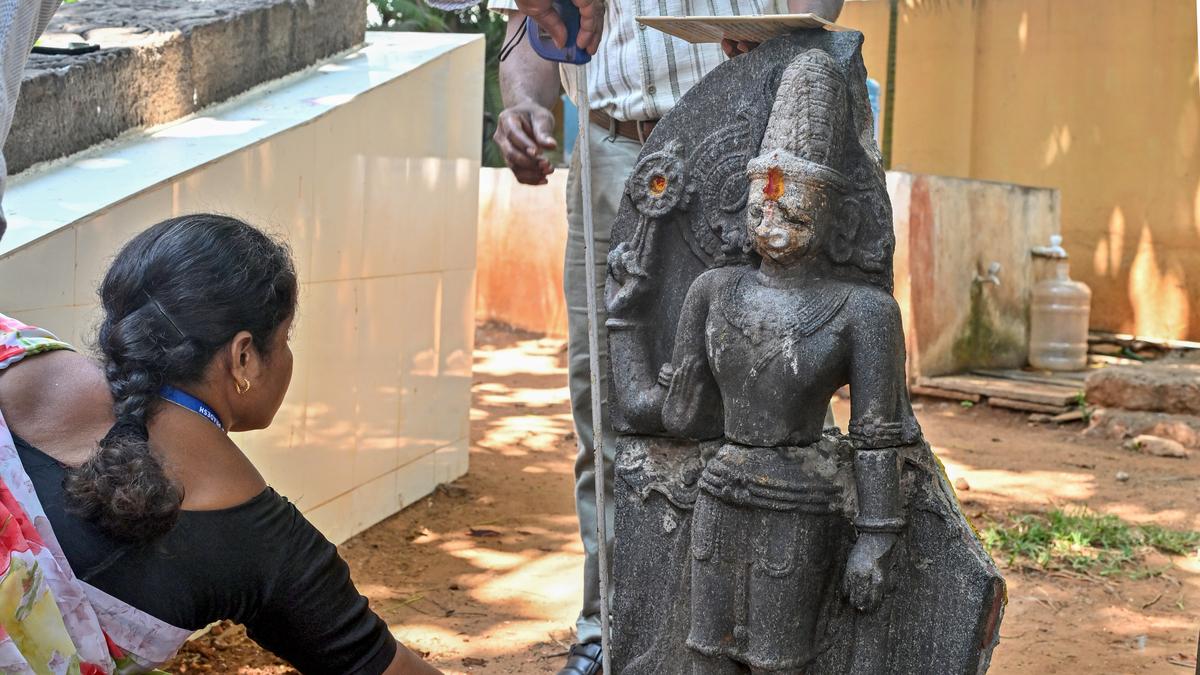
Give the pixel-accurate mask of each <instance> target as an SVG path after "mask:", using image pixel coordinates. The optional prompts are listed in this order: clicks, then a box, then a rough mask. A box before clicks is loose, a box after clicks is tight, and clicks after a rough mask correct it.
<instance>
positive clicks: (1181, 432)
mask: <svg viewBox="0 0 1200 675" xmlns="http://www.w3.org/2000/svg"><path fill="white" fill-rule="evenodd" d="M1087 433H1088V435H1089V436H1097V437H1100V438H1111V439H1113V440H1115V441H1124V440H1127V439H1130V438H1135V437H1137V436H1141V435H1143V434H1149V435H1151V436H1158V437H1159V438H1168V439H1171V440H1173V441H1176V442H1178V443H1179V444H1181V445H1183V446H1184V447H1185V448H1193V449H1196V450H1200V416H1197V415H1171V414H1168V413H1160V412H1145V411H1138V410H1120V409H1116V408H1101V409H1099V410H1096V411H1094V412H1092V418H1091V424H1090V425H1089V426H1088V430H1087Z"/></svg>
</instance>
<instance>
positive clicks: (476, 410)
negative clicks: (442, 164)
mask: <svg viewBox="0 0 1200 675" xmlns="http://www.w3.org/2000/svg"><path fill="white" fill-rule="evenodd" d="M477 341H478V349H477V351H476V355H475V387H474V405H473V409H472V412H471V417H472V433H471V441H472V446H471V471H470V473H469V474H468V475H467V476H465V477H464V478H462V479H461V480H459V481H457V482H455V483H454V484H453V485H449V486H443V487H442V488H441V489H439V491H438V492H437V493H436V494H434V495H433V496H431V497H429V498H427V499H425V500H422V501H421V502H419V503H417V504H415V505H413V506H411V507H409V508H408V509H406V510H405V511H403V512H402V513H400V514H397V515H396V516H394V517H392V518H389V519H388V520H386V521H384V522H382V523H380V524H378V525H376V526H375V527H373V528H371V529H370V530H368V531H366V532H364V533H362V534H361V535H359V536H357V537H355V538H353V539H351V540H350V541H349V542H347V543H346V544H345V545H344V546H343V547H342V548H341V551H342V555H343V556H345V558H346V559H347V560H348V561H349V563H350V566H351V568H352V570H353V575H354V579H355V581H356V582H357V584H358V586H359V589H360V590H361V591H362V592H363V593H364V594H365V595H366V596H367V597H369V598H370V600H371V604H372V606H373V607H374V609H375V611H376V612H378V613H379V614H380V615H381V616H383V618H384V619H385V620H387V621H388V623H389V624H390V625H391V626H392V630H393V633H394V634H395V635H396V637H397V638H399V639H400V640H401V641H403V642H404V643H405V644H408V645H409V646H410V647H412V648H414V649H417V650H418V651H420V652H422V653H424V654H426V655H427V657H428V659H429V660H430V661H432V662H433V663H434V664H436V665H437V666H438V667H440V668H442V669H443V670H445V671H446V672H448V673H468V672H469V673H552V672H555V670H556V669H557V667H558V666H559V665H560V664H561V662H562V658H563V655H564V654H565V652H566V649H567V647H568V646H569V645H570V642H571V635H572V628H573V625H574V618H575V614H576V612H577V611H578V607H577V605H578V598H579V596H580V586H581V571H580V570H581V567H582V547H581V545H580V543H579V539H578V534H577V530H576V521H575V516H574V501H573V498H572V465H573V459H574V452H575V441H574V437H573V433H572V430H571V419H570V413H569V408H568V397H567V389H566V371H565V367H564V366H565V353H564V350H563V345H562V342H561V341H557V340H546V339H538V337H537V336H532V335H528V334H520V333H516V332H513V331H507V330H503V329H499V328H495V327H485V328H482V329H481V330H480V331H479V334H478V337H477ZM915 405H916V406H917V407H918V410H917V415H918V417H919V419H920V421H921V424H922V427H923V429H924V432H925V436H926V438H927V439H928V440H929V442H930V443H931V444H932V445H933V446H934V449H935V451H936V452H937V453H938V455H939V456H940V457H941V459H942V461H943V462H944V463H945V465H946V469H947V472H948V473H949V475H950V478H951V479H952V480H957V479H959V478H962V479H965V481H966V483H967V485H968V486H969V489H968V490H965V491H964V490H961V488H960V493H959V497H960V499H961V501H962V504H963V508H964V510H965V511H966V512H967V514H968V516H969V517H970V518H971V519H972V520H973V522H974V523H975V524H976V526H977V527H986V525H987V524H988V522H989V521H990V520H997V519H1003V518H1004V517H1005V516H1006V515H1007V514H1014V513H1031V512H1039V511H1045V510H1047V509H1051V508H1065V507H1071V506H1086V507H1088V508H1090V509H1092V510H1095V511H1097V512H1101V513H1109V514H1114V515H1117V516H1119V517H1120V518H1122V519H1124V520H1126V521H1129V522H1132V523H1157V524H1160V525H1164V526H1167V527H1172V528H1176V529H1192V530H1200V509H1198V508H1197V507H1198V506H1200V492H1198V491H1200V457H1193V458H1192V459H1190V460H1179V459H1165V458H1156V457H1150V456H1145V455H1140V454H1135V453H1132V452H1130V451H1126V450H1123V449H1121V448H1120V447H1119V444H1117V443H1115V442H1112V441H1100V440H1093V439H1089V438H1086V437H1084V436H1083V435H1082V434H1081V433H1080V431H1081V429H1082V425H1073V426H1064V427H1053V426H1051V427H1046V426H1034V425H1031V424H1029V423H1028V422H1027V416H1026V415H1023V414H1019V413H1012V412H1008V411H1003V410H998V409H994V408H987V407H984V406H980V407H975V408H972V409H964V408H962V407H961V406H959V405H958V404H956V403H954V402H940V401H937V400H933V399H924V400H918V401H917V402H916V404H915ZM835 412H836V413H837V414H838V419H839V420H845V419H846V418H847V417H848V412H849V411H848V405H847V403H846V402H845V401H837V402H835ZM1118 472H1124V473H1127V474H1128V475H1129V478H1128V480H1125V481H1118V480H1117V477H1116V476H1117V474H1118ZM999 563H1000V565H1001V568H1002V569H1003V571H1004V573H1005V576H1006V578H1007V580H1008V594H1009V604H1008V608H1007V611H1006V614H1005V618H1004V623H1003V625H1002V628H1001V642H1000V645H999V647H997V649H996V651H995V654H994V658H993V662H992V669H991V671H990V672H991V673H997V674H1009V673H1021V674H1027V673H1087V674H1089V675H1090V674H1107V673H1164V674H1167V673H1173V674H1176V675H1187V674H1188V673H1191V672H1192V671H1193V669H1194V668H1195V665H1194V664H1195V660H1194V657H1195V653H1196V636H1197V629H1198V627H1200V618H1198V617H1200V559H1198V558H1197V557H1196V556H1195V555H1192V556H1189V557H1175V558H1170V557H1167V556H1164V555H1160V554H1155V555H1153V556H1152V557H1151V559H1150V560H1148V561H1147V567H1148V568H1151V569H1156V570H1160V571H1161V572H1162V573H1161V574H1158V575H1157V576H1148V577H1146V578H1140V579H1131V578H1129V576H1128V575H1116V576H1110V577H1099V576H1081V575H1072V574H1067V573H1061V572H1056V573H1046V572H1041V571H1030V570H1024V569H1013V568H1010V567H1008V566H1007V565H1006V564H1005V561H1004V560H1000V561H999ZM169 670H170V671H171V672H220V673H246V674H267V673H272V674H274V673H290V672H293V671H291V670H290V669H289V668H287V666H286V665H284V664H282V663H281V662H279V661H277V660H276V659H274V658H273V657H271V656H270V655H268V654H265V653H263V652H262V651H261V650H259V649H258V648H257V647H255V646H254V645H253V643H251V642H249V641H248V640H246V638H245V636H244V633H242V632H241V630H240V628H237V627H226V628H225V629H224V630H222V631H219V634H210V635H209V636H206V637H204V638H202V639H200V640H197V641H195V642H193V643H192V644H191V645H189V647H188V648H187V649H186V650H185V651H184V652H183V653H181V654H180V656H179V657H178V658H177V659H176V661H175V662H174V663H173V664H172V665H171V666H170V667H169Z"/></svg>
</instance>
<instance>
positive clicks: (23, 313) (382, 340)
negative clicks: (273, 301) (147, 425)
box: [0, 33, 483, 542]
mask: <svg viewBox="0 0 1200 675" xmlns="http://www.w3.org/2000/svg"><path fill="white" fill-rule="evenodd" d="M367 42H368V44H367V46H366V47H364V48H363V49H361V50H358V51H356V52H354V53H351V54H349V55H346V56H342V57H339V58H336V59H333V60H331V61H329V62H327V63H324V64H322V65H320V66H319V67H316V68H313V69H310V70H308V71H305V72H304V73H300V74H298V75H295V76H291V77H289V78H285V79H284V80H282V81H279V82H276V83H272V84H270V85H266V86H264V87H261V88H259V89H257V90H255V91H252V92H250V93H248V94H246V95H244V96H242V97H239V98H238V99H235V100H233V101H231V102H229V103H226V104H223V105H221V106H217V107H214V108H212V109H209V110H206V111H204V112H203V114H201V115H198V116H196V117H193V118H191V119H188V120H184V121H181V122H178V123H175V124H172V125H168V126H166V127H161V128H157V129H152V130H148V131H144V132H138V133H136V134H133V135H131V136H128V137H126V138H124V139H122V140H121V141H119V142H117V143H114V144H111V145H108V146H105V147H101V148H97V149H94V150H91V151H89V152H87V153H83V154H82V155H78V156H75V157H71V158H68V159H67V160H63V161H60V162H57V163H54V164H52V165H50V166H45V167H39V168H34V169H33V170H31V171H29V172H27V173H25V174H22V175H21V176H19V177H17V178H16V179H15V180H14V181H13V182H12V184H11V185H10V188H9V191H8V194H7V195H6V196H5V199H4V207H5V210H6V212H7V214H8V218H9V231H8V234H6V235H5V237H4V239H3V240H0V312H4V313H6V314H10V315H14V316H17V317H19V318H21V319H23V320H25V321H27V322H30V323H35V324H38V325H42V326H44V327H46V328H49V329H51V330H53V331H55V332H57V333H58V334H59V335H61V336H65V337H67V338H68V339H70V340H71V341H73V342H75V343H76V344H83V345H86V343H87V339H88V336H89V334H90V332H91V328H92V326H93V324H94V321H95V318H96V286H97V283H98V281H99V279H100V278H101V276H102V275H103V273H104V270H105V268H106V266H107V264H108V261H109V260H110V259H111V257H112V256H113V254H115V253H116V251H117V250H118V249H119V248H120V246H121V245H122V244H123V243H124V242H125V241H127V240H128V239H129V238H130V237H131V236H133V235H134V234H136V233H137V232H139V231H141V230H142V229H144V228H146V227H147V226H149V225H151V224H153V223H155V222H157V221H159V220H162V219H164V218H168V217H171V216H174V215H181V214H184V213H191V212H196V211H217V212H221V213H227V214H230V215H234V216H238V217H241V218H244V219H246V220H248V221H249V222H252V223H255V224H257V225H260V226H262V227H265V228H267V229H269V230H271V231H273V232H276V233H278V234H279V235H281V236H283V237H284V238H286V239H287V241H288V242H289V243H290V244H291V246H292V249H293V252H294V254H295V257H296V261H297V266H298V269H299V272H300V277H301V283H302V291H301V303H300V313H299V317H298V323H297V325H296V330H295V333H294V335H295V337H294V338H293V340H294V342H293V350H294V351H295V354H296V369H295V375H294V378H293V381H292V386H291V389H290V391H289V392H288V396H287V399H286V400H285V401H284V404H283V408H282V410H281V411H280V413H279V415H278V416H277V417H276V419H275V423H274V425H272V427H271V428H270V429H267V430H265V431H262V432H255V433H249V434H243V435H240V437H239V438H238V439H237V440H238V442H239V443H240V444H241V445H242V447H243V448H244V449H246V451H247V452H248V453H249V454H250V456H251V458H252V459H253V460H254V462H255V463H256V464H257V465H258V466H259V468H260V469H261V470H262V471H263V473H264V475H265V476H266V477H267V480H268V481H270V482H271V483H272V485H274V486H275V487H276V489H278V490H279V491H280V492H282V493H283V494H285V495H287V496H288V497H290V498H291V499H292V500H293V501H295V502H296V503H297V504H298V505H299V506H300V508H301V509H302V510H303V511H305V512H306V513H307V514H308V516H309V517H310V518H311V519H312V520H313V522H314V523H316V524H317V526H318V527H320V528H321V529H322V530H323V531H324V532H325V534H326V535H327V536H329V537H330V538H331V539H333V540H334V541H336V542H340V541H342V540H344V539H346V538H348V537H349V536H351V535H353V534H354V533H356V532H359V531H361V530H362V529H364V528H366V527H369V526H370V525H372V524H374V523H376V522H378V521H379V520H381V519H383V518H385V517H387V516H389V515H391V514H392V513H395V512H396V511H398V510H399V509H401V508H402V507H404V506H406V505H408V504H410V503H412V502H414V501H416V500H417V499H419V498H421V497H422V496H424V495H425V494H428V493H429V492H430V491H431V490H432V489H433V488H434V487H435V486H436V485H437V484H438V483H439V482H445V481H448V480H452V479H454V478H456V477H458V476H460V475H462V474H463V473H465V472H466V470H467V431H468V419H469V408H470V382H471V352H472V348H473V345H474V288H475V237H476V225H477V219H478V194H479V173H478V167H479V152H480V140H481V135H482V128H481V123H482V122H481V120H482V115H481V104H482V91H483V72H482V64H483V40H482V39H481V38H479V37H478V36H467V35H444V34H443V35H432V34H412V33H369V34H368V36H367Z"/></svg>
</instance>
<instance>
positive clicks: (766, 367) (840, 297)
mask: <svg viewBox="0 0 1200 675" xmlns="http://www.w3.org/2000/svg"><path fill="white" fill-rule="evenodd" d="M848 295H849V291H848V290H847V289H845V287H843V286H840V285H832V284H827V285H821V286H815V287H807V288H770V287H765V286H762V285H760V284H758V283H755V281H754V280H753V279H752V278H749V275H742V276H739V277H736V278H734V279H731V280H730V282H729V283H728V284H727V285H726V286H725V287H724V288H722V289H721V292H720V293H718V294H717V297H716V298H715V303H714V305H715V306H714V307H713V308H712V309H714V310H715V311H711V312H709V319H708V322H707V325H706V341H707V347H708V356H709V360H710V363H712V365H713V370H714V372H715V374H717V376H718V379H719V380H722V381H725V382H737V381H738V379H739V378H743V379H745V380H758V379H760V378H763V377H766V378H767V379H774V378H775V377H784V378H786V379H787V380H789V381H793V382H794V381H795V380H794V378H796V377H797V376H806V377H808V376H817V375H825V374H827V371H834V370H837V369H838V368H839V365H838V364H839V363H840V362H841V360H842V359H841V358H840V356H841V352H842V351H843V349H842V344H841V343H842V340H841V339H840V335H841V333H842V332H843V331H842V330H841V322H840V321H839V315H840V314H841V310H842V307H843V306H844V305H845V303H846V299H847V297H848Z"/></svg>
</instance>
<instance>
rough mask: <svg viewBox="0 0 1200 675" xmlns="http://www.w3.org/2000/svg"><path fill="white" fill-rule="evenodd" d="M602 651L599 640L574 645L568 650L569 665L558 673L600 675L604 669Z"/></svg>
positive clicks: (560, 674) (564, 674) (566, 674)
mask: <svg viewBox="0 0 1200 675" xmlns="http://www.w3.org/2000/svg"><path fill="white" fill-rule="evenodd" d="M602 651H603V650H602V649H601V648H600V643H599V642H591V643H588V644H577V645H572V646H571V651H569V652H567V665H565V666H563V669H562V670H560V671H558V675H600V673H602V672H603V671H604V668H603V665H604V661H603V657H602V656H601V653H602Z"/></svg>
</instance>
